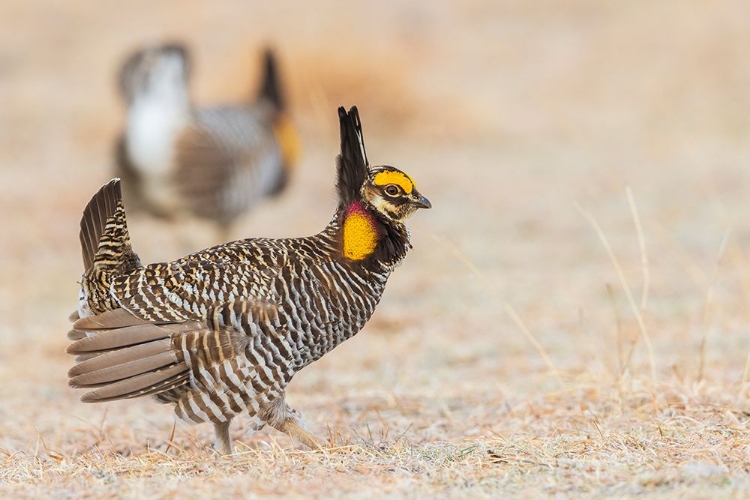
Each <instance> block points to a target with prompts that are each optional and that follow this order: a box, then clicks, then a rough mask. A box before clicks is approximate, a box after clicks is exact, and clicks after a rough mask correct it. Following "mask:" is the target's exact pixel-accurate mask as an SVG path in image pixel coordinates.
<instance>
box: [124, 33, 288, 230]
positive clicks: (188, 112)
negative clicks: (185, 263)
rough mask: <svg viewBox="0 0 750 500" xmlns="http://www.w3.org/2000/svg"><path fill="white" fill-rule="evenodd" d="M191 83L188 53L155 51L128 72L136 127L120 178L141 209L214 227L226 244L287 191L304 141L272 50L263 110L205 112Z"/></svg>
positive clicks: (127, 136) (260, 98)
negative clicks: (259, 208) (241, 224)
mask: <svg viewBox="0 0 750 500" xmlns="http://www.w3.org/2000/svg"><path fill="white" fill-rule="evenodd" d="M189 73H190V61H189V56H188V53H187V49H186V48H185V47H183V46H182V45H178V44H165V45H158V46H153V47H148V48H145V49H143V50H140V51H138V52H136V53H135V54H133V55H132V56H131V57H130V58H129V59H128V60H127V61H126V62H125V64H124V65H123V67H122V70H121V72H120V91H121V93H122V96H123V99H124V100H125V102H126V105H127V122H126V126H125V131H124V132H123V134H122V135H121V137H120V138H119V139H118V141H117V145H116V161H117V166H116V175H117V176H119V177H121V178H122V179H123V182H124V189H125V200H126V201H127V202H128V205H129V206H130V207H131V208H135V209H139V210H144V211H146V212H149V213H150V214H152V215H155V216H160V217H165V218H177V217H181V216H184V215H188V216H197V217H200V218H204V219H209V220H212V221H214V222H215V223H216V224H217V225H218V227H219V230H220V232H221V238H222V239H221V241H226V239H227V238H228V234H229V230H230V226H231V223H232V222H233V221H234V220H235V219H236V218H237V217H238V216H240V215H241V214H243V213H244V212H246V211H248V210H249V209H250V208H251V207H252V206H253V205H254V204H255V203H257V202H258V201H259V200H260V199H262V198H264V197H268V196H272V195H275V194H278V193H280V192H281V191H282V190H283V189H284V187H285V186H286V184H287V180H288V178H289V175H290V171H291V169H292V168H293V167H294V164H295V162H296V159H297V152H298V138H297V134H296V131H295V129H294V126H293V125H292V123H291V121H290V119H289V118H288V116H287V114H286V108H285V102H284V97H283V93H282V89H281V87H280V83H279V78H278V74H277V73H278V72H277V68H276V61H275V58H274V55H273V53H272V52H271V51H270V50H269V51H266V53H265V61H264V75H263V78H262V82H261V86H260V90H259V91H258V92H257V96H256V97H255V100H254V102H248V103H241V104H235V105H226V106H219V107H213V108H195V107H193V106H192V105H191V102H190V95H189V85H188V77H189Z"/></svg>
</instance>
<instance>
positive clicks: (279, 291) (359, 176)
mask: <svg viewBox="0 0 750 500" xmlns="http://www.w3.org/2000/svg"><path fill="white" fill-rule="evenodd" d="M339 120H340V129H341V154H340V155H339V156H338V158H337V173H338V176H337V182H336V187H337V191H338V198H339V203H338V208H337V209H336V212H335V214H334V216H333V219H332V220H331V221H330V223H329V224H328V225H327V226H326V228H325V229H324V230H323V231H321V232H320V233H318V234H316V235H314V236H309V237H304V238H285V239H261V238H258V239H246V240H240V241H235V242H231V243H226V244H224V245H219V246H216V247H213V248H209V249H207V250H203V251H201V252H197V253H194V254H192V255H188V256H187V257H183V258H181V259H178V260H175V261H173V262H166V263H158V264H151V265H147V266H143V265H141V263H140V261H139V259H138V257H137V256H136V254H135V253H133V250H132V248H131V245H130V239H129V236H128V229H127V223H126V220H125V209H124V205H123V202H122V199H121V196H120V182H119V180H118V179H114V180H112V181H110V182H109V183H108V184H106V185H105V186H104V187H102V188H101V189H100V190H99V192H98V193H97V194H96V195H94V197H93V198H92V199H91V201H90V202H89V204H88V205H87V206H86V209H85V211H84V213H83V218H82V219H81V234H80V236H81V245H82V251H83V263H84V266H85V268H86V271H85V274H84V275H83V279H82V282H81V290H80V293H79V302H78V311H77V312H75V313H73V315H72V319H73V320H74V321H75V323H74V325H73V329H72V330H71V331H70V333H69V338H70V339H71V340H73V341H74V342H73V343H72V344H71V345H70V346H69V347H68V349H67V352H68V353H70V354H74V355H77V356H78V358H77V364H76V365H75V366H74V367H73V368H72V369H71V370H70V371H69V372H68V376H69V377H70V380H69V383H70V386H71V387H76V388H87V389H92V390H91V391H90V392H88V393H86V394H84V395H83V397H82V400H83V401H85V402H101V401H110V400H115V399H127V398H134V397H139V396H145V395H153V396H155V397H156V399H157V400H158V401H159V402H162V403H173V404H174V405H175V413H176V414H177V415H178V416H179V417H180V418H182V419H183V420H186V421H188V422H192V423H201V422H212V423H213V424H214V426H215V431H216V439H217V449H218V450H219V451H221V452H222V453H231V452H232V443H231V441H230V439H229V424H230V422H231V420H232V419H233V418H234V417H235V416H237V415H239V414H241V413H247V414H249V416H250V417H251V418H252V427H253V428H254V429H259V428H261V427H263V426H264V425H265V424H268V425H270V426H271V427H273V428H275V429H278V430H280V431H282V432H285V433H287V434H288V435H290V436H291V437H293V438H295V439H298V440H299V441H301V442H302V443H303V444H305V445H307V446H310V447H317V446H320V445H322V443H323V442H324V441H322V440H321V439H320V438H318V437H316V436H315V435H313V434H312V433H310V432H309V431H308V430H307V428H306V427H305V425H304V424H303V422H302V420H301V416H300V414H299V413H298V412H296V411H295V410H293V409H292V408H290V407H289V405H288V404H287V403H286V401H285V399H284V391H285V388H286V386H287V384H289V382H290V381H291V380H292V377H294V375H295V374H296V373H297V372H298V371H300V370H301V369H302V368H304V367H305V366H307V365H308V364H310V363H312V362H313V361H315V360H317V359H319V358H320V357H321V356H323V355H324V354H326V353H327V352H329V351H331V350H332V349H333V348H334V347H336V346H337V345H339V344H340V343H341V342H343V341H345V340H347V339H348V338H350V337H352V336H353V335H355V334H356V333H357V332H358V331H359V330H360V329H361V328H362V327H363V326H364V325H365V323H366V322H367V321H368V319H369V318H370V316H371V315H372V313H373V312H374V310H375V306H376V305H377V304H378V302H379V301H380V297H381V295H382V293H383V290H384V288H385V284H386V281H387V280H388V277H389V275H390V274H391V272H392V271H393V269H394V268H395V267H396V266H397V265H398V264H399V263H400V262H401V260H402V259H403V258H404V256H405V255H406V252H407V251H408V250H409V249H410V248H411V245H410V243H409V232H408V230H407V228H406V226H405V225H404V221H405V220H406V218H407V217H409V216H410V215H411V214H412V213H414V211H416V210H417V209H418V208H430V206H431V205H430V202H429V201H428V200H427V198H425V197H424V196H422V195H421V194H420V193H419V192H418V191H417V189H416V187H415V185H414V181H413V180H412V179H411V177H409V176H408V175H407V174H405V173H403V172H402V171H400V170H398V169H396V168H393V167H390V166H375V167H371V166H370V165H369V163H368V161H367V156H366V154H365V149H364V142H363V138H362V129H361V125H360V121H359V114H358V112H357V109H356V107H353V108H352V109H351V110H350V111H349V112H346V111H345V109H344V108H339Z"/></svg>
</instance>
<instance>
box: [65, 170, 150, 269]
mask: <svg viewBox="0 0 750 500" xmlns="http://www.w3.org/2000/svg"><path fill="white" fill-rule="evenodd" d="M80 239H81V253H82V255H83V266H84V268H85V269H86V271H88V270H89V269H91V268H92V267H93V266H94V265H98V266H100V267H102V269H103V270H104V269H107V270H110V269H111V270H118V271H120V272H123V271H127V270H129V269H132V268H134V267H137V266H138V265H140V262H139V261H138V256H137V255H136V254H135V253H133V249H132V248H131V246H130V236H129V234H128V225H127V221H126V220H125V207H124V205H123V203H122V190H121V188H120V179H118V178H115V179H112V180H111V181H109V182H108V183H107V184H105V185H104V186H102V187H101V189H99V191H98V192H97V193H96V194H95V195H94V196H93V197H92V198H91V201H89V203H88V205H86V208H85V209H84V211H83V216H82V217H81V232H80Z"/></svg>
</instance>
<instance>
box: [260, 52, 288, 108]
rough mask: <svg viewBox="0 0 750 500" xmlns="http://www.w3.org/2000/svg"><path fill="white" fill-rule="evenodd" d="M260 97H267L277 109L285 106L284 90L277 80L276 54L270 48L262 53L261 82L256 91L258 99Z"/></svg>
mask: <svg viewBox="0 0 750 500" xmlns="http://www.w3.org/2000/svg"><path fill="white" fill-rule="evenodd" d="M261 99H267V100H268V101H269V102H270V103H271V104H273V105H274V107H275V108H276V110H277V111H284V110H285V108H286V102H285V101H284V92H283V89H282V88H281V83H280V82H279V73H278V68H277V64H276V56H275V54H274V52H273V51H272V50H271V49H266V51H265V53H264V54H263V82H262V84H261V87H260V92H258V100H261Z"/></svg>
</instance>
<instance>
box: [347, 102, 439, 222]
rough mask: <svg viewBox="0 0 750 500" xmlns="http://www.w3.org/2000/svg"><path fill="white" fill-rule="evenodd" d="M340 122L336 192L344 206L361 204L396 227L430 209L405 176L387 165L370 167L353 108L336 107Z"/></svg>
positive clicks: (412, 183)
mask: <svg viewBox="0 0 750 500" xmlns="http://www.w3.org/2000/svg"><path fill="white" fill-rule="evenodd" d="M339 121H340V126H341V154H340V155H339V157H338V182H337V189H338V192H339V200H340V203H341V204H342V205H343V206H344V207H348V206H349V205H351V204H352V203H355V202H360V203H362V204H363V205H364V207H365V208H367V209H369V210H370V211H371V212H374V213H375V214H376V215H378V216H379V218H380V219H381V220H382V221H383V222H391V223H397V224H403V222H404V221H405V220H406V219H407V218H408V217H409V216H410V215H412V214H413V213H414V212H415V211H416V210H417V209H418V208H431V207H432V204H431V203H430V201H429V200H428V199H427V198H425V197H424V196H422V194H421V193H420V192H419V191H417V187H416V185H415V184H414V180H413V179H412V178H411V177H410V176H409V175H408V174H406V173H404V172H402V171H401V170H399V169H397V168H395V167H391V166H387V165H381V166H374V167H371V166H370V165H369V163H368V161H367V154H366V152H365V144H364V139H363V137H362V124H361V123H360V120H359V112H358V111H357V107H356V106H354V107H352V108H351V109H350V110H349V112H348V113H347V112H346V110H345V109H344V108H343V107H341V108H339Z"/></svg>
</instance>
